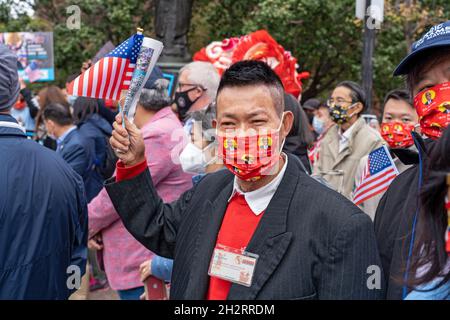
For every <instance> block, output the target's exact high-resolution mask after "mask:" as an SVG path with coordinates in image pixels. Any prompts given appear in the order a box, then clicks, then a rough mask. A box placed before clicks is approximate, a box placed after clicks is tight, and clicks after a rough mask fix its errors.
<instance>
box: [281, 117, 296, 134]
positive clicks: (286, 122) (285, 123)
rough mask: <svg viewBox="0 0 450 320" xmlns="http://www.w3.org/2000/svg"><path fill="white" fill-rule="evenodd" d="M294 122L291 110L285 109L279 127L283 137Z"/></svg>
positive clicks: (289, 130)
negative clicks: (281, 123)
mask: <svg viewBox="0 0 450 320" xmlns="http://www.w3.org/2000/svg"><path fill="white" fill-rule="evenodd" d="M293 124H294V114H293V113H292V112H291V111H285V112H284V115H283V125H282V127H281V130H282V135H283V137H287V136H288V134H289V132H291V129H292V126H293Z"/></svg>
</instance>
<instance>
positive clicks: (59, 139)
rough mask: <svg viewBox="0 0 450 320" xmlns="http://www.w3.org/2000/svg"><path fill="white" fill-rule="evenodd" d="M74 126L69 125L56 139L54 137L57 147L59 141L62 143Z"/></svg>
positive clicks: (59, 143)
mask: <svg viewBox="0 0 450 320" xmlns="http://www.w3.org/2000/svg"><path fill="white" fill-rule="evenodd" d="M76 128H77V127H76V126H73V127H71V128H70V129H69V130H67V131H66V132H64V134H63V135H62V136H60V137H59V138H58V139H56V144H57V145H58V149H59V146H60V145H61V143H63V141H64V139H65V138H66V137H67V136H68V135H69V133H71V132H72V131H73V130H75V129H76Z"/></svg>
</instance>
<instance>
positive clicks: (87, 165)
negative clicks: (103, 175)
mask: <svg viewBox="0 0 450 320" xmlns="http://www.w3.org/2000/svg"><path fill="white" fill-rule="evenodd" d="M56 152H57V153H58V154H59V155H60V156H61V157H62V158H63V159H64V160H65V161H66V162H67V163H68V164H69V165H70V166H71V167H72V169H73V170H75V172H76V173H78V174H79V175H80V176H81V177H82V178H83V182H84V188H85V190H86V199H87V202H88V203H89V202H90V201H91V200H92V199H93V198H94V197H95V196H96V195H97V193H98V192H99V191H100V190H98V191H97V190H96V187H95V185H96V180H95V177H94V173H95V172H94V168H95V165H94V161H95V153H94V144H93V142H92V141H90V140H86V139H84V138H83V136H82V135H81V133H80V132H79V130H78V129H77V128H75V129H74V130H72V131H71V132H69V133H68V134H67V135H66V136H65V137H64V138H63V140H62V141H61V142H58V147H57V148H56Z"/></svg>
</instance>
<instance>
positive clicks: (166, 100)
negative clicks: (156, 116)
mask: <svg viewBox="0 0 450 320" xmlns="http://www.w3.org/2000/svg"><path fill="white" fill-rule="evenodd" d="M168 87H169V80H167V79H158V80H156V81H155V82H154V84H153V86H152V88H151V89H145V88H144V89H142V92H141V96H140V97H139V104H140V105H141V106H142V107H143V108H144V109H145V110H148V111H158V110H161V109H162V108H164V107H167V106H169V105H170V104H171V102H172V100H171V99H170V97H169V92H168V90H167V88H168Z"/></svg>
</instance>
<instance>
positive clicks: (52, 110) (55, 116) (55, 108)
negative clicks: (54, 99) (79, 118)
mask: <svg viewBox="0 0 450 320" xmlns="http://www.w3.org/2000/svg"><path fill="white" fill-rule="evenodd" d="M43 118H44V119H45V120H52V121H54V122H56V123H57V124H59V125H61V126H67V125H69V124H72V123H73V119H72V115H71V114H70V110H69V109H68V108H67V107H65V106H63V105H62V104H60V103H50V104H48V105H47V106H46V107H45V109H44V112H43Z"/></svg>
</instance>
